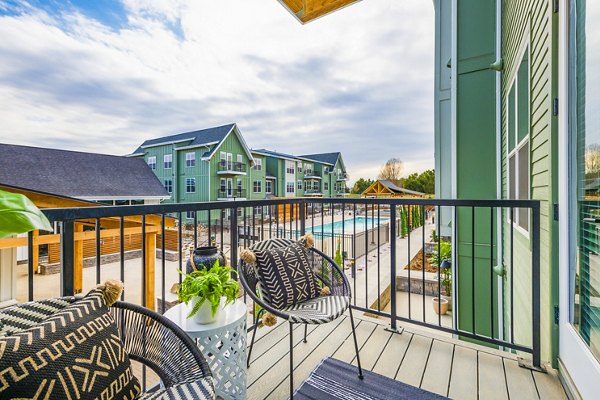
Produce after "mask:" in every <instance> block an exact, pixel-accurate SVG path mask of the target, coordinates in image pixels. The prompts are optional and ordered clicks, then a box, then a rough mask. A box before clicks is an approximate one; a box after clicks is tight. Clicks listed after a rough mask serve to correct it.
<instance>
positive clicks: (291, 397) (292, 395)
mask: <svg viewBox="0 0 600 400" xmlns="http://www.w3.org/2000/svg"><path fill="white" fill-rule="evenodd" d="M293 398H294V325H293V324H292V323H291V322H290V400H292V399H293Z"/></svg>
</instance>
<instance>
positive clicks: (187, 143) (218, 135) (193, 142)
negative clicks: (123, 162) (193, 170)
mask: <svg viewBox="0 0 600 400" xmlns="http://www.w3.org/2000/svg"><path fill="white" fill-rule="evenodd" d="M231 132H235V134H236V135H237V136H238V139H239V141H240V142H241V143H242V146H243V147H244V150H245V151H246V154H247V155H248V158H250V160H252V159H253V158H252V154H251V153H250V149H249V148H248V146H247V145H246V142H245V140H244V138H243V137H242V134H241V133H240V131H239V129H238V128H237V125H236V124H227V125H222V126H216V127H214V128H207V129H200V130H198V131H193V132H185V133H178V134H176V135H170V136H163V137H160V138H156V139H149V140H146V141H145V142H144V143H142V144H141V146H139V147H138V148H137V149H135V151H134V152H133V153H131V154H130V156H134V155H143V154H144V149H146V148H148V147H155V146H163V145H166V144H177V143H179V144H180V146H179V147H183V148H192V147H201V146H208V147H209V150H207V151H206V152H205V153H204V154H202V158H207V159H208V158H211V157H212V156H213V155H214V154H215V152H216V151H217V149H218V148H219V147H220V146H221V144H222V143H223V141H224V140H225V139H226V138H227V136H229V134H230V133H231Z"/></svg>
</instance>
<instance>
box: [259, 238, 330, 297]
mask: <svg viewBox="0 0 600 400" xmlns="http://www.w3.org/2000/svg"><path fill="white" fill-rule="evenodd" d="M255 254H256V273H257V276H258V279H259V281H260V285H261V292H262V294H263V296H264V297H265V299H266V300H267V301H268V302H269V303H270V304H271V305H272V306H273V307H275V308H278V309H281V308H284V307H287V306H291V305H292V304H298V303H301V302H303V301H306V300H310V299H314V298H316V297H319V294H320V290H321V288H320V287H319V284H318V281H317V278H316V277H315V274H314V273H313V271H312V269H311V263H310V260H309V255H308V252H307V251H306V249H305V248H304V247H303V246H302V245H300V244H298V243H293V244H291V245H289V246H286V247H281V248H276V249H269V250H256V251H255Z"/></svg>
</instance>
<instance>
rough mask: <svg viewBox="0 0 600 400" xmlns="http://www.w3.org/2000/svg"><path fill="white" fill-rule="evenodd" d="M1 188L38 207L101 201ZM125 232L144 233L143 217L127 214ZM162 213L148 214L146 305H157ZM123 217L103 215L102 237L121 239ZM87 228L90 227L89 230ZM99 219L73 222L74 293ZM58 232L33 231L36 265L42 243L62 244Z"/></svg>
mask: <svg viewBox="0 0 600 400" xmlns="http://www.w3.org/2000/svg"><path fill="white" fill-rule="evenodd" d="M0 190H4V191H8V192H14V193H20V194H23V195H25V196H27V197H28V198H29V199H30V200H31V201H32V202H33V203H34V204H35V205H36V206H37V207H38V208H40V209H44V208H74V207H98V206H99V204H98V203H94V202H89V201H83V200H78V199H73V198H70V197H63V196H59V195H54V194H48V193H40V192H34V191H31V190H25V189H20V188H14V187H6V186H2V185H0ZM123 221H124V235H125V236H130V235H142V217H141V216H127V217H124V219H123ZM161 223H162V221H161V217H160V216H156V215H148V216H146V229H145V238H146V240H145V242H146V251H145V254H146V259H145V261H144V268H145V271H144V273H145V274H146V277H147V278H146V285H145V287H144V291H145V292H146V304H144V305H145V306H146V307H148V308H151V309H154V308H155V293H154V287H155V268H156V248H157V247H156V244H157V236H158V235H159V234H160V233H161V230H162V229H161ZM120 224H121V221H120V218H119V217H108V218H101V219H100V229H101V230H100V238H101V239H109V238H119V240H120V239H121V236H120V235H121V231H120V230H121V229H120V228H121V226H120ZM174 226H175V220H174V219H173V218H169V217H167V218H165V229H167V228H173V227H174ZM86 228H87V230H86ZM95 228H96V220H95V219H93V220H77V221H75V223H74V229H75V238H74V240H75V244H74V246H73V247H74V263H75V264H74V278H73V287H74V289H75V293H81V291H82V289H83V259H84V243H85V242H86V241H95V239H96V231H95ZM60 240H61V238H60V235H59V234H49V235H40V233H39V231H33V251H32V254H30V255H29V257H31V258H32V260H33V265H34V266H36V267H37V266H38V265H39V247H40V246H42V245H50V246H52V245H56V246H58V247H59V245H60ZM27 242H28V239H27V238H26V237H12V238H6V239H0V249H10V248H16V247H25V246H27V245H28V243H27Z"/></svg>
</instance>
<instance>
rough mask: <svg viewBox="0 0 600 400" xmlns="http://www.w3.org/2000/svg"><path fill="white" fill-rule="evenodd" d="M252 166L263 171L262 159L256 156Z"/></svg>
mask: <svg viewBox="0 0 600 400" xmlns="http://www.w3.org/2000/svg"><path fill="white" fill-rule="evenodd" d="M252 168H253V169H255V170H257V171H261V170H262V160H261V159H260V158H255V159H254V166H253V167H252Z"/></svg>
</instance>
